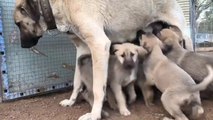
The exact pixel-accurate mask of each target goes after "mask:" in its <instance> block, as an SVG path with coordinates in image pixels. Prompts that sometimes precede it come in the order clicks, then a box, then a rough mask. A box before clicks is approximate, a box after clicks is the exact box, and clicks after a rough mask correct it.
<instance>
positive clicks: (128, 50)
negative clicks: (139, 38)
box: [111, 43, 147, 69]
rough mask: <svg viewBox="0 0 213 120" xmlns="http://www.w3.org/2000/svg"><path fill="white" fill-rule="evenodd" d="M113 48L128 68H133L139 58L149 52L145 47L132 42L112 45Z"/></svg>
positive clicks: (120, 60) (113, 51)
mask: <svg viewBox="0 0 213 120" xmlns="http://www.w3.org/2000/svg"><path fill="white" fill-rule="evenodd" d="M111 50H112V53H114V54H115V56H116V57H117V58H118V60H119V62H120V63H121V64H122V65H123V66H124V67H125V68H127V69H132V68H133V67H134V66H135V64H136V63H137V62H138V58H139V57H140V58H142V57H144V56H145V55H146V54H147V51H146V50H145V49H143V48H142V47H140V46H137V45H134V44H131V43H123V44H115V45H112V48H111Z"/></svg>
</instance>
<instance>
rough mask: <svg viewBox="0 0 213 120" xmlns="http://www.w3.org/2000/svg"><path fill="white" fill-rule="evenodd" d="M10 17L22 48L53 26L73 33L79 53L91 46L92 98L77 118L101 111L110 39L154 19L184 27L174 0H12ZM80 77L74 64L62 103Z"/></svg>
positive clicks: (127, 35)
mask: <svg viewBox="0 0 213 120" xmlns="http://www.w3.org/2000/svg"><path fill="white" fill-rule="evenodd" d="M14 19H15V23H16V24H17V26H18V27H19V29H20V34H21V46H22V47H23V48H30V47H32V46H35V45H36V44H37V42H38V39H39V38H40V37H41V36H42V34H43V33H44V32H45V31H47V30H50V29H55V28H57V29H58V30H59V31H61V32H73V33H74V34H75V35H76V37H73V38H72V40H73V42H74V44H75V46H76V48H77V59H78V57H79V56H81V55H83V54H86V53H88V52H91V54H92V61H93V71H94V72H93V84H94V85H93V91H94V104H93V107H92V111H91V113H88V114H85V115H83V116H81V117H80V118H79V119H80V120H88V119H91V120H97V119H100V117H101V109H102V104H103V99H104V95H105V89H106V80H107V69H108V58H109V48H110V44H111V42H121V43H122V42H125V41H131V40H133V39H134V38H135V37H136V33H137V31H139V30H141V29H143V28H145V27H146V26H147V25H149V24H151V23H154V22H156V21H164V22H166V23H168V24H172V25H175V26H177V27H179V28H180V29H181V31H182V32H183V31H186V29H185V26H184V25H185V22H184V17H183V13H182V11H181V9H180V7H179V6H178V4H177V2H176V0H16V7H15V12H14ZM184 33H185V32H184ZM186 36H187V35H186ZM185 40H186V43H187V44H186V45H187V48H188V49H192V44H191V40H190V39H186V38H185ZM80 79H81V78H80V72H79V68H78V66H77V65H76V68H75V76H74V90H73V94H72V95H71V98H70V99H69V100H64V101H62V102H61V105H63V106H67V105H72V104H73V102H72V101H73V100H74V99H76V97H77V95H76V93H78V92H79V91H80V88H81V86H80V85H81V84H80V81H81V80H80Z"/></svg>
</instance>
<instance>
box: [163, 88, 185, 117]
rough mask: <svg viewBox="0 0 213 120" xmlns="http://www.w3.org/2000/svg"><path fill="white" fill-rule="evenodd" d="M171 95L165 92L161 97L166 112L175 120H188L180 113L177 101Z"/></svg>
mask: <svg viewBox="0 0 213 120" xmlns="http://www.w3.org/2000/svg"><path fill="white" fill-rule="evenodd" d="M173 94H175V93H174V92H173V93H170V91H168V90H166V91H165V92H164V93H163V94H162V96H161V102H162V104H163V106H164V108H165V109H166V111H167V112H168V113H169V114H170V115H171V116H172V117H174V118H175V120H189V119H188V118H187V117H186V116H185V115H184V113H183V112H182V111H181V108H180V105H179V104H178V101H177V100H176V99H175V98H174V97H173Z"/></svg>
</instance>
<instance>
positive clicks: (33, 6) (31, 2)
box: [22, 0, 40, 22]
mask: <svg viewBox="0 0 213 120" xmlns="http://www.w3.org/2000/svg"><path fill="white" fill-rule="evenodd" d="M22 10H24V11H25V12H26V14H27V15H28V16H29V17H30V18H32V19H33V20H34V21H35V22H38V21H39V19H40V11H39V6H38V1H37V0H26V3H25V4H24V5H23V6H22Z"/></svg>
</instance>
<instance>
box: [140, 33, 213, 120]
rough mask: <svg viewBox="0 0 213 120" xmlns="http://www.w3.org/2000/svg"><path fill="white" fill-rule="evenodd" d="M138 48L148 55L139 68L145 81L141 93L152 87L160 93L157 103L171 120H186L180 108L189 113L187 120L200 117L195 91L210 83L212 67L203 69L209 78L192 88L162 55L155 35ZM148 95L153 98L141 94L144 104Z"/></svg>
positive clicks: (143, 39) (185, 76) (189, 78)
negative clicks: (188, 110) (185, 108)
mask: <svg viewBox="0 0 213 120" xmlns="http://www.w3.org/2000/svg"><path fill="white" fill-rule="evenodd" d="M141 45H142V46H143V47H144V48H145V49H146V50H147V51H148V53H149V55H148V57H147V58H146V59H145V60H144V64H143V69H144V73H145V77H146V82H145V85H146V88H145V89H144V90H145V92H148V93H152V92H153V91H152V89H150V87H151V86H153V85H155V86H156V87H157V88H158V89H159V90H160V91H161V92H162V96H161V101H162V104H163V106H164V108H165V109H166V110H167V111H168V112H169V114H170V115H172V116H173V117H174V118H175V120H188V118H187V117H186V115H185V114H184V113H183V112H187V111H185V110H182V108H183V107H184V106H188V108H190V109H191V112H192V113H191V114H190V116H189V117H190V118H199V117H200V116H201V115H203V113H204V110H203V108H202V106H201V100H200V94H199V91H201V90H204V89H205V88H206V87H207V86H208V85H209V84H210V83H211V82H212V81H213V69H212V67H211V66H209V65H207V70H208V72H209V75H208V76H207V77H206V78H204V80H203V82H201V83H200V84H197V85H196V83H195V82H194V80H193V79H192V78H191V76H190V75H188V74H187V73H186V72H185V71H184V70H183V69H181V68H180V67H178V66H177V65H176V64H175V63H173V62H172V61H170V60H169V59H168V58H167V57H166V56H165V55H164V54H163V53H162V51H161V49H162V48H163V45H162V43H161V41H160V40H159V39H158V38H157V37H156V36H155V35H153V34H147V35H143V36H142V40H141ZM147 88H149V89H147ZM151 95H153V94H149V96H146V94H144V97H145V100H150V99H149V97H152V96H151ZM146 102H148V101H146ZM149 102H150V101H149ZM187 114H188V113H187Z"/></svg>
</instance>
